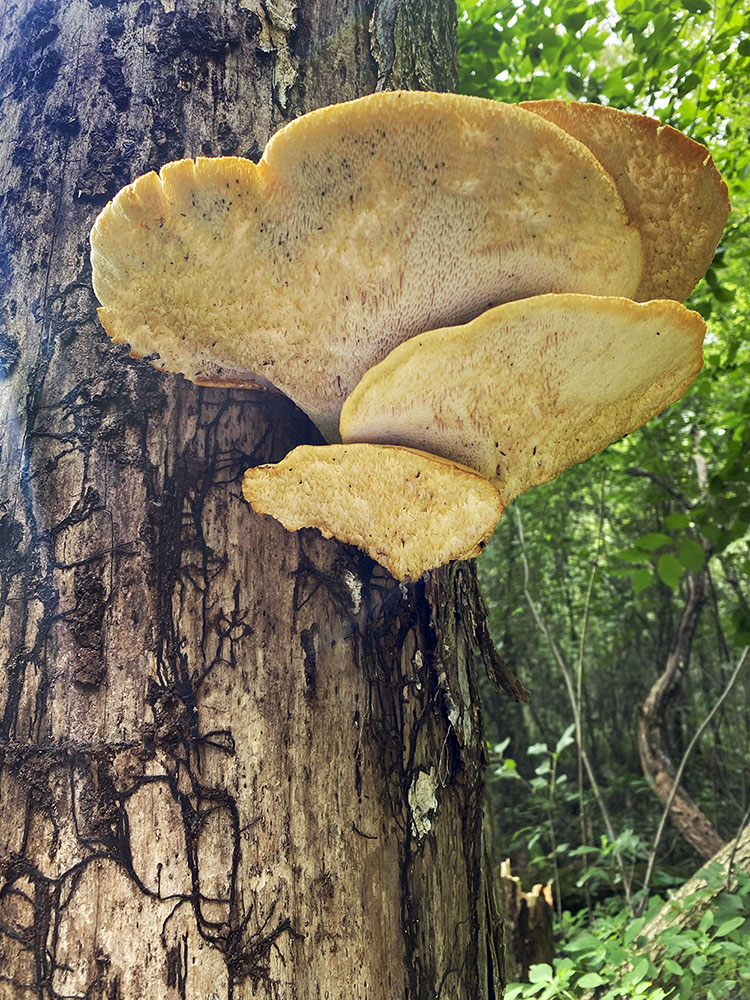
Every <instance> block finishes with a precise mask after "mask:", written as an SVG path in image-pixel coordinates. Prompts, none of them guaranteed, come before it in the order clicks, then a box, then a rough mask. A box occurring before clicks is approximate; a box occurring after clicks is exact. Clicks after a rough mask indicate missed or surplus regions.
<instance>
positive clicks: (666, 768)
mask: <svg viewBox="0 0 750 1000" xmlns="http://www.w3.org/2000/svg"><path fill="white" fill-rule="evenodd" d="M686 579H687V597H686V600H685V607H684V608H683V611H682V614H681V616H680V621H679V623H678V626H677V634H676V636H675V640H674V644H673V647H672V649H671V651H670V653H669V656H668V657H667V662H666V665H665V667H664V670H663V671H662V673H661V675H660V676H659V678H658V679H657V681H656V683H655V684H654V685H653V687H652V688H651V690H650V691H649V694H648V697H647V698H646V701H645V702H644V703H643V705H642V706H641V707H640V709H639V712H638V751H639V754H640V758H641V767H642V768H643V773H644V774H645V775H646V777H647V778H649V779H650V781H651V784H652V788H653V790H654V793H655V794H656V796H657V798H658V799H659V801H660V802H661V803H662V805H666V803H667V801H668V800H669V798H670V796H671V795H672V791H673V789H674V783H675V782H674V779H675V774H676V771H677V768H676V767H675V765H674V763H673V761H672V759H671V756H670V753H669V749H668V745H667V740H666V736H665V732H666V727H667V711H668V709H669V707H670V706H671V705H673V704H674V702H675V700H676V699H677V697H678V696H679V694H680V691H681V690H682V684H683V680H684V676H685V671H686V670H687V667H688V664H689V662H690V648H691V646H692V642H693V636H694V635H695V630H696V628H697V626H698V621H699V619H700V615H701V611H702V609H703V605H704V603H705V580H704V575H703V574H702V573H697V574H696V573H688V574H687V577H686ZM669 815H670V818H671V819H672V822H673V823H674V824H675V826H676V827H677V829H678V830H679V831H680V833H681V834H682V836H683V837H684V838H685V839H686V840H687V841H688V843H689V844H691V845H692V847H693V848H694V849H695V850H696V851H697V852H698V853H699V854H700V855H701V857H704V858H711V857H713V856H714V854H716V852H717V851H719V850H721V848H722V847H723V846H724V841H723V840H722V839H721V837H720V836H719V834H718V833H717V831H716V829H715V827H714V826H713V824H712V823H711V821H710V820H709V818H708V817H707V816H706V815H705V813H703V812H702V810H701V809H700V808H699V807H698V805H697V804H696V803H695V802H693V800H692V799H691V798H690V796H689V795H688V794H687V792H686V791H684V789H682V788H678V789H677V790H676V792H675V794H674V798H673V799H672V804H671V806H670V810H669Z"/></svg>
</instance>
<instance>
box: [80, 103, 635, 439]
mask: <svg viewBox="0 0 750 1000" xmlns="http://www.w3.org/2000/svg"><path fill="white" fill-rule="evenodd" d="M91 247H92V269H93V283H94V290H95V292H96V295H97V297H98V299H99V301H100V303H101V308H100V310H99V316H100V319H101V322H102V324H103V325H104V328H105V329H106V331H107V332H108V333H109V335H110V336H111V337H112V338H113V339H114V340H116V341H119V342H124V343H127V344H129V345H130V346H131V349H132V351H133V352H134V353H135V354H137V355H141V356H144V357H149V358H150V359H152V360H153V363H154V364H155V365H157V367H160V368H163V369H165V370H167V371H173V372H181V373H182V374H183V375H185V376H186V377H187V378H189V379H191V380H193V381H195V382H201V383H204V384H226V385H241V384H246V383H247V382H248V381H251V382H252V381H255V378H254V377H255V376H257V375H260V376H262V377H263V378H265V379H266V380H268V381H270V382H272V383H273V384H274V385H275V386H276V387H277V388H279V389H281V390H282V392H285V393H286V394H287V395H289V396H290V397H291V398H292V399H293V400H294V401H295V402H296V403H297V404H298V405H299V406H300V407H301V409H303V410H304V411H305V412H306V413H307V414H308V416H310V417H311V418H312V419H313V420H314V421H315V422H316V423H317V425H318V426H319V428H320V429H321V431H322V432H323V433H324V435H325V436H326V438H327V439H328V440H334V439H335V437H336V431H337V428H338V418H339V412H340V409H341V404H342V403H343V401H344V399H345V398H346V396H347V395H348V394H349V393H350V392H351V391H352V389H353V388H354V387H355V385H356V384H357V382H358V381H359V380H360V378H361V377H362V375H363V374H364V373H365V372H366V371H367V369H368V368H370V367H372V365H373V364H376V363H377V362H378V361H380V360H382V358H384V357H385V356H386V354H388V352H389V351H390V350H391V349H392V348H393V347H395V346H396V345H397V344H399V343H401V342H402V341H404V340H406V339H408V338H409V337H411V336H414V335H415V334H418V333H421V332H422V331H423V330H432V329H436V328H437V327H440V326H445V325H447V324H454V323H463V322H466V321H467V320H469V319H472V318H473V317H474V316H476V315H478V314H479V313H482V312H484V311H485V310H486V309H487V308H489V307H491V306H494V305H497V304H498V303H500V302H505V301H508V300H511V299H517V298H524V297H526V296H529V295H537V294H541V293H544V292H555V291H556V292H563V291H575V292H585V293H591V294H607V293H610V294H620V295H628V296H631V295H633V294H634V293H635V291H636V289H637V287H638V284H639V282H640V280H641V272H642V250H641V239H640V235H639V233H638V231H637V229H636V228H635V227H634V226H633V225H632V224H630V223H629V221H628V219H627V216H626V212H625V208H624V205H623V202H622V198H621V196H620V195H619V193H618V191H617V189H616V187H615V184H614V182H613V181H612V178H611V177H610V176H609V174H608V173H607V172H606V171H605V170H604V169H603V168H602V166H601V165H600V164H599V162H598V160H597V159H596V158H595V157H594V155H593V154H592V153H591V152H590V151H589V150H588V149H587V148H586V147H585V146H583V145H582V144H581V143H579V142H578V141H577V140H576V139H573V138H571V136H569V135H568V134H567V133H566V132H565V131H563V130H562V129H560V128H558V127H557V126H556V125H553V124H551V123H549V122H547V121H545V120H544V119H543V118H541V117H540V116H539V115H536V114H533V113H532V112H530V111H525V110H523V109H522V108H519V107H516V106H512V105H505V104H499V103H497V102H495V101H489V100H482V99H480V98H472V97H461V96H458V95H455V94H433V93H406V92H395V93H380V94H374V95H371V96H370V97H364V98H361V99H360V100H357V101H352V102H350V103H346V104H340V105H334V106H332V107H328V108H323V109H321V110H320V111H314V112H312V113H311V114H308V115H305V116H304V117H302V118H298V119H297V120H296V121H293V122H291V123H290V124H289V125H287V126H286V127H285V128H283V129H282V130H281V131H280V132H278V133H277V134H276V135H275V136H274V137H273V138H272V139H271V141H270V142H269V143H268V146H267V147H266V150H265V152H264V154H263V158H262V159H261V160H260V162H259V163H258V164H257V166H256V165H255V164H254V163H252V162H251V161H249V160H243V159H239V158H234V157H225V158H219V159H206V158H201V159H198V160H196V161H193V160H181V161H178V162H176V163H169V164H167V165H166V166H164V167H162V169H161V171H160V173H159V174H158V175H157V174H155V173H149V174H146V175H145V176H143V177H140V178H139V179H138V180H136V181H134V183H132V184H131V185H129V186H128V187H126V188H124V189H123V190H122V191H121V192H120V193H119V194H118V195H117V196H116V197H115V198H114V200H113V201H112V202H111V203H110V204H109V205H108V206H107V207H106V208H105V209H104V210H103V211H102V212H101V214H100V215H99V218H98V219H97V220H96V223H95V225H94V228H93V230H92V234H91Z"/></svg>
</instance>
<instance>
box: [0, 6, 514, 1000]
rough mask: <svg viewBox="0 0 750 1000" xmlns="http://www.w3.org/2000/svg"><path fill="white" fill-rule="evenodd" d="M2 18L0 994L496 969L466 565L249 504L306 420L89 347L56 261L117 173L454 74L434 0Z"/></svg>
mask: <svg viewBox="0 0 750 1000" xmlns="http://www.w3.org/2000/svg"><path fill="white" fill-rule="evenodd" d="M407 15H408V17H407ZM0 18H1V20H0V24H1V25H2V41H1V42H0V45H1V46H2V52H1V55H0V78H1V80H2V86H1V87H0V93H2V94H3V104H2V124H3V130H2V135H4V136H6V137H10V138H6V140H5V141H4V143H3V145H2V147H0V157H1V158H2V170H0V177H1V178H2V179H3V180H2V184H3V186H2V190H0V198H1V199H2V220H3V228H4V247H5V253H4V254H3V259H2V261H0V264H1V272H0V273H1V274H2V279H1V280H2V286H3V287H2V292H3V295H2V305H1V306H0V309H1V310H2V312H1V313H0V321H1V324H2V325H0V406H1V407H2V409H1V410H0V484H1V485H0V489H1V492H0V553H1V554H2V576H1V578H0V616H1V617H0V636H1V640H0V643H1V646H0V648H1V649H2V670H3V674H2V681H0V997H2V998H3V1000H6V998H7V1000H16V998H19V1000H20V998H24V1000H25V998H27V997H30V996H33V997H40V998H61V997H63V996H64V997H81V998H83V997H86V998H105V997H106V998H108V1000H115V998H117V1000H130V998H141V997H148V998H150V1000H161V998H164V1000H172V998H176V997H181V998H196V1000H197V998H200V1000H204V998H205V1000H208V998H216V1000H224V998H227V1000H229V998H234V1000H240V998H243V997H248V998H249V997H253V998H285V1000H293V998H296V997H299V998H303V1000H308V998H315V997H328V998H350V997H357V998H360V997H361V998H368V1000H395V998H400V997H404V998H408V1000H427V998H428V997H429V998H430V1000H433V998H435V997H436V996H440V997H445V998H447V997H450V998H451V1000H454V998H455V1000H463V998H465V1000H469V998H471V1000H475V998H483V997H488V996H495V995H497V993H496V992H495V987H494V986H493V979H494V977H498V979H499V977H500V974H501V970H500V969H499V968H497V967H492V966H491V963H488V960H487V947H486V939H487V927H486V914H485V885H484V873H483V869H482V854H483V851H482V833H481V831H482V767H483V762H484V758H483V742H482V727H481V716H480V710H479V704H478V694H477V680H476V676H475V672H474V667H473V657H472V646H473V644H474V643H475V641H476V637H477V634H478V632H477V623H476V620H475V618H476V602H475V601H472V600H470V599H469V598H468V597H467V595H473V594H475V580H474V578H473V570H472V569H470V568H469V567H467V566H465V565H463V564H456V565H454V566H452V567H450V568H449V569H447V570H445V571H442V572H435V573H432V574H429V575H428V576H426V577H424V578H423V579H422V580H421V581H420V582H418V583H416V584H410V585H401V586H399V585H397V584H396V583H395V582H394V581H393V580H392V579H391V578H390V577H389V575H388V574H387V573H386V572H385V571H384V570H382V569H381V568H380V567H378V566H376V565H375V564H374V563H373V562H372V561H371V560H369V559H368V558H367V557H365V556H364V555H362V554H361V553H359V552H358V551H357V550H354V549H352V548H349V547H347V546H343V545H340V544H337V543H335V542H327V541H324V540H323V539H322V538H321V537H320V536H319V535H318V534H317V533H315V532H312V531H303V532H299V533H298V534H288V533H286V532H285V531H284V530H283V529H282V528H281V526H280V525H278V524H277V523H276V522H274V521H272V520H270V519H267V518H261V517H258V516H256V515H255V514H254V513H253V512H252V510H251V509H250V508H249V507H248V506H247V505H246V504H245V503H244V502H243V500H242V497H241V491H240V479H241V475H242V472H243V471H244V469H245V468H247V467H248V466H249V465H252V464H257V463H261V462H268V461H277V460H279V459H280V458H281V457H282V456H283V455H284V454H285V453H286V452H287V451H288V450H289V449H291V448H292V447H294V446H295V445H297V444H299V443H302V442H305V441H308V442H309V441H317V440H319V438H318V436H317V432H316V431H315V429H314V428H313V427H312V425H311V424H310V423H309V421H307V420H306V419H305V418H304V417H303V415H302V414H300V413H299V411H296V410H295V408H294V407H293V406H292V405H291V404H290V403H289V401H288V400H286V399H285V398H284V397H282V396H280V395H277V394H275V393H264V392H260V391H250V390H247V391H238V390H234V391H224V390H220V389H205V388H204V389H202V388H198V387H196V386H193V385H191V384H188V383H186V382H185V381H184V380H183V379H181V378H180V377H178V376H170V375H163V374H160V373H158V372H156V371H154V370H153V369H151V368H150V366H149V365H148V364H147V363H145V362H142V361H139V360H136V359H132V358H130V357H129V356H128V354H127V351H126V350H124V349H123V348H119V347H115V346H113V345H112V344H111V343H109V342H108V340H107V338H106V336H105V335H104V334H103V332H102V331H101V329H100V328H99V326H98V323H97V320H96V314H95V307H96V303H95V301H94V298H93V295H92V292H91V289H90V273H89V268H88V260H87V234H88V231H89V229H90V227H91V224H92V222H93V220H94V218H95V216H96V213H97V212H98V211H99V209H100V208H101V207H102V206H103V204H104V203H105V202H106V201H107V200H108V199H109V198H110V197H112V195H114V194H115V192H116V191H117V190H118V189H119V188H120V187H121V186H122V185H124V184H126V183H128V182H129V181H131V180H132V179H133V178H134V177H136V176H137V175H139V174H141V173H143V172H144V171H146V170H148V169H152V168H156V167H158V166H160V165H161V164H162V163H164V162H166V161H168V160H171V159H177V158H180V157H183V156H195V155H199V154H200V155H215V154H237V155H244V156H249V157H251V158H255V159H257V157H258V156H259V155H260V153H261V151H262V149H263V147H264V145H265V143H266V141H267V140H268V138H269V137H270V135H271V134H272V133H273V132H274V131H275V130H276V129H277V128H278V127H279V126H280V125H282V124H283V123H284V122H285V121H286V120H288V119H290V118H292V117H294V116H295V115H297V114H299V113H302V112H304V111H308V110H311V109H312V108H314V107H316V106H320V105H323V104H327V103H331V102H333V101H336V100H345V99H349V98H354V97H356V96H359V95H360V94H362V93H366V92H368V91H371V90H373V89H374V88H375V87H376V86H378V85H379V86H381V87H382V86H390V85H393V84H394V83H400V84H401V85H408V86H424V85H429V86H431V87H434V88H436V89H441V88H449V87H452V86H453V85H454V83H455V51H456V41H455V23H454V11H453V5H452V3H450V2H448V0H445V2H443V0H440V2H437V0H430V2H427V0H424V2H422V3H417V2H416V0H409V2H408V3H407V2H406V0H404V2H402V3H399V2H397V0H379V2H374V0H369V2H365V0H349V2H337V3H333V2H331V0H299V2H294V0H275V2H271V0H268V2H263V0H236V2H233V0H223V2H221V3H207V2H203V0H185V2H179V3H177V2H175V0H143V2H142V0H89V2H85V0H69V2H67V3H65V4H62V3H58V2H55V0H42V2H38V0H22V2H20V3H18V4H16V5H14V6H11V7H6V8H5V10H4V13H3V14H2V15H0ZM407 43H408V44H407ZM467 602H468V603H467ZM498 992H499V990H498Z"/></svg>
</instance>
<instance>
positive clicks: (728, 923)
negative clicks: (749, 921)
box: [714, 917, 745, 937]
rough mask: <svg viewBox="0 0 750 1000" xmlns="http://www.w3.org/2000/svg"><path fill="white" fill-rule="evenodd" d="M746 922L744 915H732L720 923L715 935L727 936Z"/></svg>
mask: <svg viewBox="0 0 750 1000" xmlns="http://www.w3.org/2000/svg"><path fill="white" fill-rule="evenodd" d="M744 922H745V918H744V917H730V918H729V920H725V921H724V923H723V924H720V925H719V926H718V927H717V928H716V933H715V934H714V937H725V936H726V935H727V934H731V933H732V931H736V930H737V928H738V927H740V926H741V925H742V924H744Z"/></svg>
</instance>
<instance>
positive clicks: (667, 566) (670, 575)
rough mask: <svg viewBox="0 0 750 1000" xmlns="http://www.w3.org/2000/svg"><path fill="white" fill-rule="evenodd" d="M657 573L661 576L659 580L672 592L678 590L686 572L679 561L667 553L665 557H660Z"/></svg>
mask: <svg viewBox="0 0 750 1000" xmlns="http://www.w3.org/2000/svg"><path fill="white" fill-rule="evenodd" d="M656 572H657V573H658V574H659V579H660V580H661V581H662V583H666V585H667V586H668V587H671V588H672V590H677V588H678V587H679V586H680V581H681V580H682V574H683V573H684V572H685V571H684V569H683V567H682V563H681V562H680V561H679V559H678V558H677V557H676V556H673V555H672V553H671V552H666V553H665V554H664V555H663V556H660V557H659V562H658V563H657V564H656Z"/></svg>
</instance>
